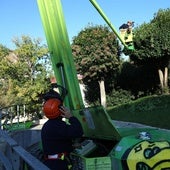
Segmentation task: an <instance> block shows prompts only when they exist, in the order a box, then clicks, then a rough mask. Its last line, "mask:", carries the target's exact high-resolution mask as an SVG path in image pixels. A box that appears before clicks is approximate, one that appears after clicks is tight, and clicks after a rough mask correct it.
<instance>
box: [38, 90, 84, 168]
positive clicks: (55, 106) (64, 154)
mask: <svg viewBox="0 0 170 170" xmlns="http://www.w3.org/2000/svg"><path fill="white" fill-rule="evenodd" d="M44 98H45V100H46V101H45V103H44V105H43V112H44V114H45V115H46V117H47V118H48V120H47V122H45V124H44V125H43V127H42V131H41V139H42V147H43V152H44V164H45V165H46V166H47V167H49V168H50V169H51V170H68V169H69V166H70V162H69V161H68V158H69V154H70V152H72V151H73V143H72V141H73V139H75V138H80V137H81V136H82V135H83V129H82V126H81V124H80V122H79V121H78V119H77V118H76V117H74V116H73V115H72V114H71V112H70V110H69V109H68V108H66V107H65V106H63V101H62V99H61V96H60V95H59V94H58V93H57V92H55V91H54V92H53V91H52V90H51V91H50V93H47V94H46V95H45V97H44ZM62 118H66V119H68V120H69V125H68V124H67V123H66V122H65V121H63V119H62Z"/></svg>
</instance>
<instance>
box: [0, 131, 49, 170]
mask: <svg viewBox="0 0 170 170" xmlns="http://www.w3.org/2000/svg"><path fill="white" fill-rule="evenodd" d="M0 138H1V140H2V139H3V143H4V142H5V143H7V144H8V146H9V147H11V149H12V151H14V152H15V153H16V154H17V155H18V156H19V157H20V158H21V159H22V160H23V161H24V162H25V163H26V164H27V165H29V167H31V168H33V169H34V170H49V168H48V167H46V166H45V165H44V164H43V163H42V162H41V161H40V160H38V159H37V158H35V157H34V156H33V155H31V154H30V153H29V152H27V151H26V150H25V149H24V148H23V147H21V146H20V145H18V143H17V142H16V141H15V140H14V139H13V138H11V137H10V136H9V135H8V134H7V132H6V131H4V130H2V129H0ZM0 162H1V163H2V164H3V167H4V168H5V169H6V170H18V168H16V167H14V166H13V165H12V162H10V160H9V158H7V157H6V156H5V153H3V152H2V151H0Z"/></svg>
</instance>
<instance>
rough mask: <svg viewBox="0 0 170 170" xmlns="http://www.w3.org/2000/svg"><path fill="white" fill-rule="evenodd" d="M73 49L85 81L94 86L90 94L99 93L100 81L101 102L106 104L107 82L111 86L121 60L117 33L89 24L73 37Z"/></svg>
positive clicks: (78, 67) (104, 27) (86, 83)
mask: <svg viewBox="0 0 170 170" xmlns="http://www.w3.org/2000/svg"><path fill="white" fill-rule="evenodd" d="M72 50H73V56H74V59H75V63H76V68H77V71H78V73H79V74H82V75H83V83H84V84H85V85H90V87H92V86H93V87H94V88H93V89H91V91H90V95H93V97H94V96H95V94H98V92H97V91H96V90H97V89H98V88H96V85H97V83H99V87H100V94H101V97H100V99H101V104H102V105H103V106H106V96H105V84H107V87H109V86H111V83H113V82H112V80H113V78H114V77H115V76H116V74H117V72H118V70H119V66H120V62H121V61H120V59H119V57H118V43H117V41H116V36H115V34H114V33H113V32H111V31H110V30H109V28H108V27H106V26H88V27H86V28H85V29H83V30H82V31H80V33H79V34H78V35H77V36H76V37H74V38H73V43H72ZM104 82H107V83H105V84H104ZM92 91H93V92H92ZM91 92H92V93H91ZM92 100H93V99H92Z"/></svg>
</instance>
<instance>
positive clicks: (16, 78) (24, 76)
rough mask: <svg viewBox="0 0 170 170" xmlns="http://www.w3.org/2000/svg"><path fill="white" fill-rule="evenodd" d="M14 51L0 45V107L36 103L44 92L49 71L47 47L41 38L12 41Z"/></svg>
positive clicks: (47, 82)
mask: <svg viewBox="0 0 170 170" xmlns="http://www.w3.org/2000/svg"><path fill="white" fill-rule="evenodd" d="M13 42H14V44H15V46H16V49H15V50H9V49H8V48H6V47H4V46H3V45H1V46H0V57H1V64H0V68H1V72H0V77H1V79H0V83H1V86H0V91H1V99H0V105H1V107H5V106H10V105H14V104H31V103H32V104H36V103H42V101H41V102H40V101H39V100H40V97H41V95H42V93H44V91H45V90H46V89H47V87H48V84H49V81H48V79H47V77H48V75H49V74H50V70H48V69H46V65H47V66H48V63H49V57H48V48H47V47H46V45H42V44H41V40H40V39H31V38H30V37H29V36H22V37H21V38H16V39H14V40H13Z"/></svg>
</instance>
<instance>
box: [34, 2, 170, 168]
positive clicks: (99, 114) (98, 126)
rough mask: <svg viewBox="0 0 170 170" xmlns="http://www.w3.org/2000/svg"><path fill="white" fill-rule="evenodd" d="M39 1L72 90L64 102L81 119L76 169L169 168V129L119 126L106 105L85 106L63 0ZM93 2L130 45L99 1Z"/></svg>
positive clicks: (58, 65) (59, 68)
mask: <svg viewBox="0 0 170 170" xmlns="http://www.w3.org/2000/svg"><path fill="white" fill-rule="evenodd" d="M37 2H38V7H39V11H40V15H41V19H42V23H43V27H44V31H45V34H46V39H47V44H48V47H49V50H50V56H51V60H52V64H53V69H54V72H55V76H56V79H57V83H58V84H60V85H62V86H64V87H66V88H67V89H68V92H69V93H68V96H67V98H66V99H65V101H64V103H65V105H66V106H67V107H69V108H70V109H71V110H72V112H73V114H74V115H75V116H76V117H77V118H78V119H79V121H80V122H81V124H82V127H83V130H84V138H85V142H84V141H83V142H82V143H83V145H82V147H80V148H79V149H78V150H76V151H75V152H73V153H72V158H73V160H74V161H73V165H74V166H73V170H81V169H82V170H128V169H129V170H144V169H145V170H161V169H164V170H166V169H170V134H169V132H167V131H163V130H159V129H156V128H150V127H140V128H139V127H138V128H136V127H135V128H134V127H129V126H128V127H124V126H117V125H116V124H115V122H114V121H113V120H112V119H111V118H110V116H109V115H108V114H107V112H106V110H105V109H104V108H103V107H101V106H98V107H89V108H85V107H84V104H83V100H82V97H81V93H80V88H79V83H78V79H77V73H76V70H75V65H74V61H73V56H72V51H71V47H70V43H69V39H68V35H67V30H66V25H65V21H64V16H63V12H62V6H61V2H60V0H37ZM90 2H91V3H92V4H93V5H94V7H95V8H96V9H97V10H98V12H99V13H100V14H101V16H102V17H103V18H104V20H105V21H106V22H107V23H108V25H109V26H110V27H111V28H112V30H113V32H114V33H115V34H116V35H117V37H118V38H119V40H120V41H121V42H122V43H123V44H124V45H125V46H127V45H126V44H125V42H124V41H123V40H122V38H121V37H120V36H119V35H118V33H117V32H116V30H115V29H114V27H113V26H112V24H111V23H110V22H109V20H108V19H107V17H106V16H105V14H104V13H103V12H102V10H101V8H100V7H99V6H98V4H97V2H96V1H95V0H90ZM87 139H88V140H87Z"/></svg>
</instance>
